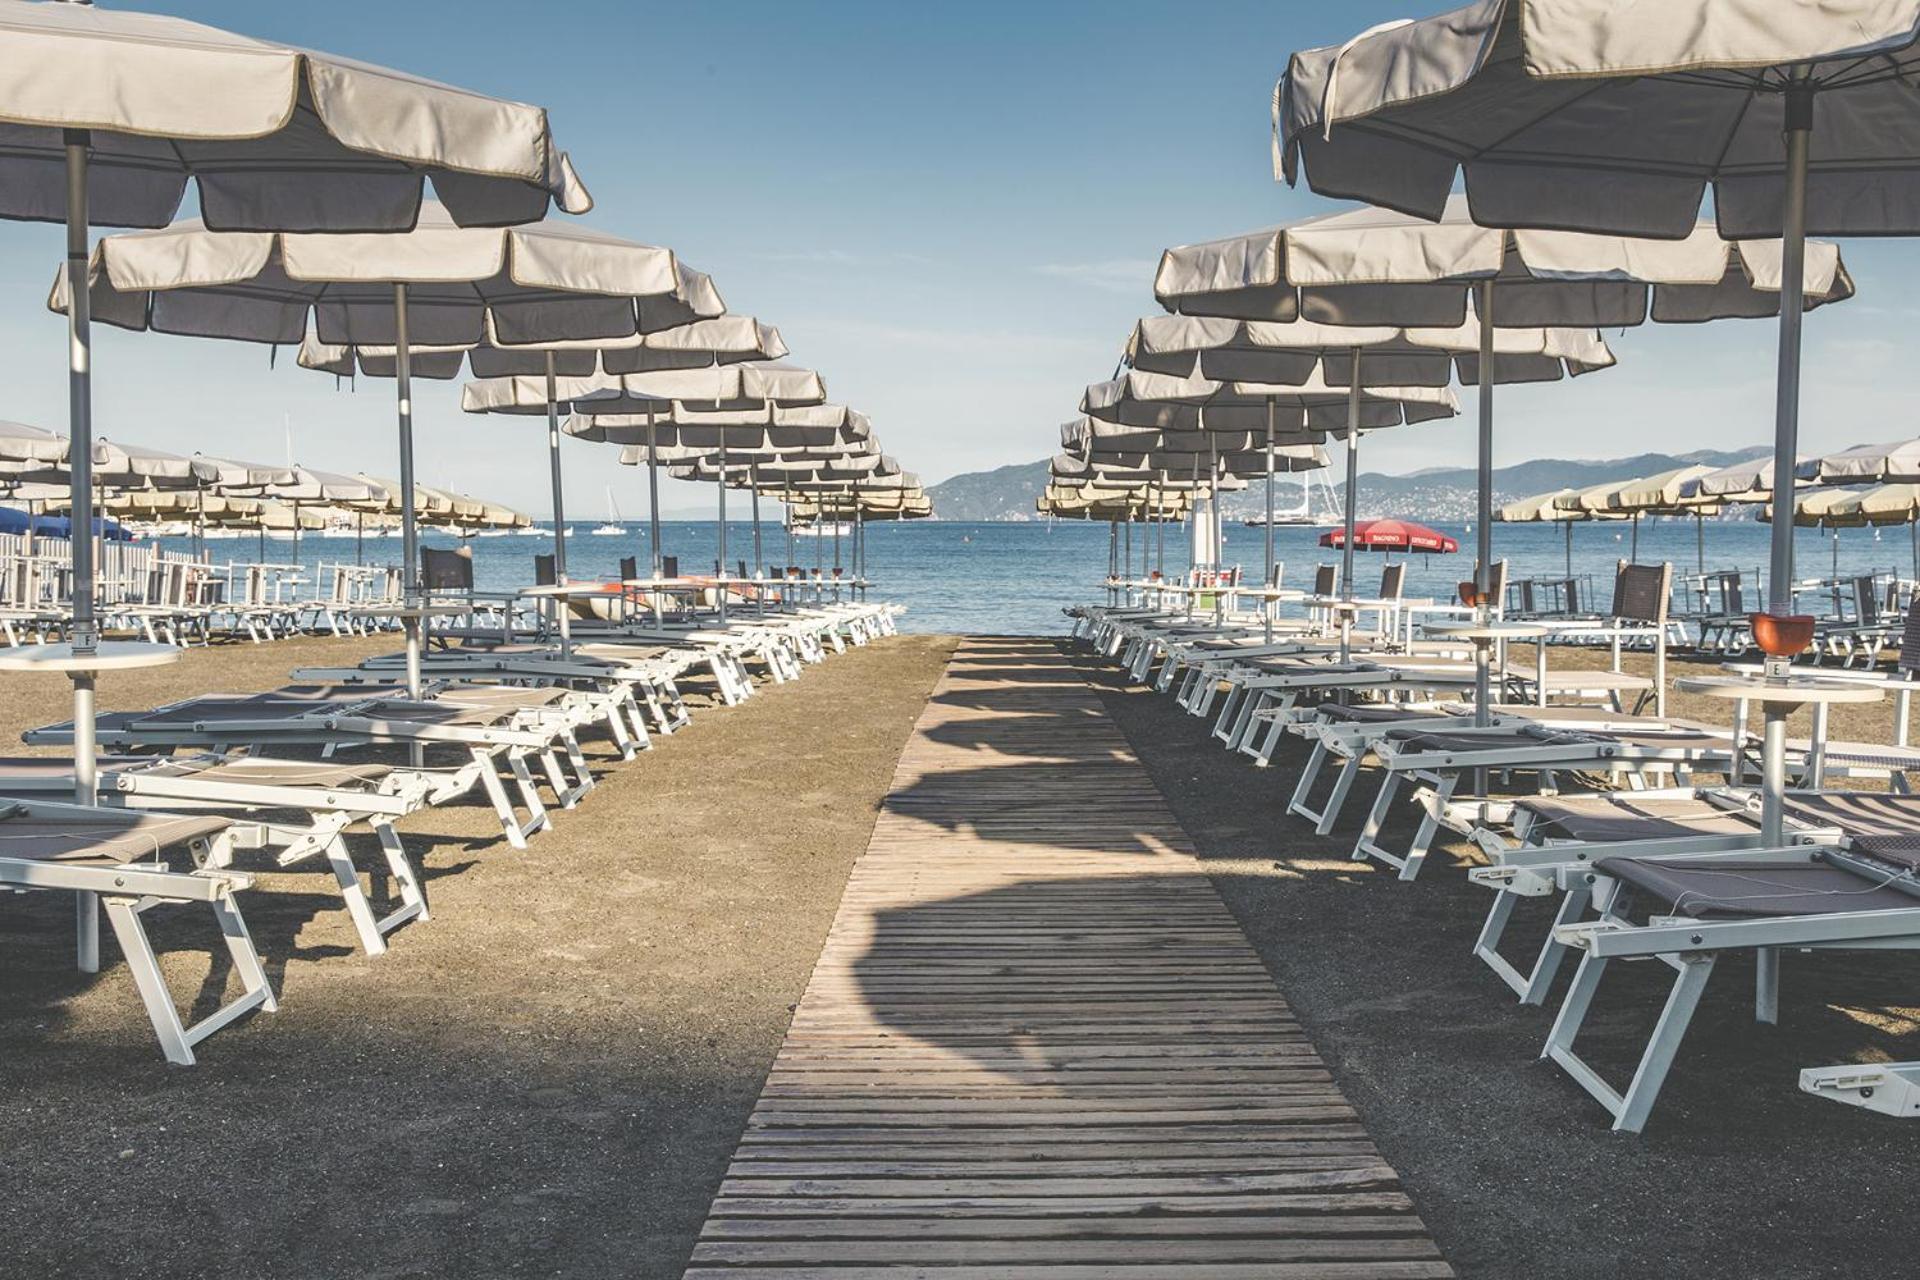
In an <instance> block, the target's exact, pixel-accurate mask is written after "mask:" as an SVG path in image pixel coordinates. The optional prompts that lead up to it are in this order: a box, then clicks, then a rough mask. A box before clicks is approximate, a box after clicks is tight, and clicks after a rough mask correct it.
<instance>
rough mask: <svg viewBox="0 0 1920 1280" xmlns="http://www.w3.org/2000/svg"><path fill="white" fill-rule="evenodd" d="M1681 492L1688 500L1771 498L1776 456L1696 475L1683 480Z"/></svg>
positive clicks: (1736, 463)
mask: <svg viewBox="0 0 1920 1280" xmlns="http://www.w3.org/2000/svg"><path fill="white" fill-rule="evenodd" d="M1802 462H1803V463H1804V462H1805V459H1802ZM1680 494H1681V497H1682V498H1683V499H1684V500H1687V501H1692V500H1694V499H1697V498H1717V499H1719V500H1720V501H1722V502H1766V501H1770V500H1771V499H1772V497H1773V494H1774V484H1773V459H1772V458H1770V457H1768V458H1749V459H1748V460H1747V461H1745V462H1735V463H1732V464H1730V465H1728V466H1724V467H1720V468H1718V469H1717V470H1713V471H1709V472H1707V473H1706V474H1704V475H1700V476H1695V477H1694V478H1693V479H1692V480H1688V481H1685V482H1684V483H1682V484H1681V486H1680Z"/></svg>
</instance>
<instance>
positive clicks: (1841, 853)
mask: <svg viewBox="0 0 1920 1280" xmlns="http://www.w3.org/2000/svg"><path fill="white" fill-rule="evenodd" d="M1862 799H1863V800H1864V801H1867V802H1877V803H1878V804H1880V805H1888V804H1902V805H1912V804H1913V803H1915V801H1914V798H1912V797H1864V798H1862ZM1854 818H1855V821H1854V823H1853V831H1852V832H1851V833H1850V834H1844V835H1842V836H1841V838H1840V839H1839V840H1838V841H1837V842H1835V843H1833V844H1817V843H1802V844H1797V845H1788V846H1781V847H1775V848H1761V849H1752V850H1746V851H1741V852H1738V853H1733V854H1725V855H1703V856H1699V857H1684V856H1681V857H1662V856H1611V857H1605V858H1601V859H1598V860H1597V861H1596V862H1595V863H1594V883H1593V889H1592V894H1593V899H1594V903H1595V908H1596V913H1597V915H1596V918H1595V919H1592V920H1585V921H1581V922H1579V923H1575V924H1566V925H1561V926H1559V927H1557V928H1556V929H1555V936H1556V938H1557V939H1558V940H1559V941H1560V942H1562V943H1564V944H1565V945H1566V946H1568V947H1570V948H1572V949H1573V950H1575V951H1577V952H1579V953H1580V964H1579V967H1578V968H1577V969H1576V970H1575V972H1574V977H1573V981H1572V983H1571V985H1570V986H1569V987H1568V990H1567V994H1566V996H1565V998H1564V999H1563V1000H1562V1002H1561V1005H1560V1010H1559V1013H1558V1015H1557V1016H1556V1017H1555V1019H1554V1022H1553V1027H1552V1029H1551V1030H1550V1031H1549V1032H1548V1035H1547V1041H1546V1045H1545V1047H1544V1049H1543V1050H1542V1052H1541V1057H1542V1058H1543V1059H1545V1060H1547V1061H1551V1062H1553V1063H1555V1064H1557V1065H1558V1066H1559V1067H1560V1068H1561V1069H1562V1070H1564V1071H1566V1072H1567V1074H1568V1075H1570V1076H1572V1077H1573V1079H1574V1081H1575V1082H1576V1083H1578V1084H1579V1085H1580V1086H1581V1088H1583V1089H1585V1090H1586V1091H1587V1093H1588V1094H1590V1095H1591V1096H1592V1097H1593V1098H1594V1099H1595V1100H1597V1101H1598V1102H1599V1103H1600V1104H1601V1105H1602V1106H1603V1107H1605V1108H1606V1110H1607V1112H1608V1114H1609V1115H1611V1116H1612V1117H1613V1128H1614V1129H1615V1130H1617V1131H1622V1132H1628V1133H1638V1132H1640V1130H1641V1129H1642V1128H1644V1127H1645V1125H1646V1121H1647V1117H1648V1115H1649V1113H1650V1112H1651V1111H1652V1109H1653V1106H1654V1103H1655V1101H1656V1100H1657V1098H1658V1097H1659V1094H1660V1089H1661V1086H1662V1085H1663V1084H1664V1083H1665V1082H1666V1078H1667V1075H1668V1073H1669V1071H1670V1070H1671V1068H1672V1066H1673V1062H1674V1058H1675V1055H1676V1054H1677V1053H1678V1051H1679V1048H1680V1044H1681V1041H1682V1040H1683V1038H1684V1037H1685V1035H1686V1031H1687V1027H1688V1025H1689V1024H1690V1023H1691V1022H1692V1020H1693V1016H1694V1013H1695V1011H1696V1010H1697V1009H1698V1007H1699V1004H1700V999H1701V996H1702V994H1703V992H1704V991H1705V989H1706V985H1707V981H1708V979H1709V978H1710V977H1711V975H1712V973H1713V969H1714V966H1715V964H1716V963H1717V962H1718V961H1719V959H1720V958H1721V957H1722V956H1724V955H1726V954H1728V953H1730V952H1737V951H1750V952H1752V953H1754V956H1755V959H1756V971H1755V972H1756V978H1755V991H1754V1014H1755V1018H1756V1020H1757V1021H1759V1022H1762V1023H1772V1022H1775V1021H1777V1020H1778V1017H1779V982H1780V956H1781V953H1782V952H1783V951H1796V952H1798V951H1822V950H1873V951H1884V950H1899V949H1906V950H1911V949H1914V948H1917V947H1920V875H1917V874H1916V873H1917V872H1920V813H1916V812H1914V811H1912V810H1910V809H1905V808H1903V809H1901V810H1899V811H1897V812H1893V813H1888V814H1882V815H1881V818H1882V822H1881V823H1880V824H1878V825H1877V829H1876V824H1875V823H1874V821H1873V819H1872V818H1870V817H1868V816H1867V815H1866V814H1865V813H1863V812H1856V813H1855V814H1854ZM1636 908H1637V909H1636ZM1647 959H1653V960H1659V961H1662V962H1664V963H1665V964H1667V965H1668V966H1670V967H1671V968H1672V969H1673V970H1674V975H1675V976H1674V980H1673V984H1672V986H1671V987H1670V989H1669V991H1668V994H1667V998H1666V1000H1665V1002H1664V1004H1663V1006H1662V1008H1661V1011H1660V1014H1659V1017H1658V1019H1657V1020H1656V1022H1655V1023H1654V1027H1653V1031H1652V1033H1651V1035H1650V1036H1649V1037H1648V1040H1647V1043H1646V1047H1645V1048H1644V1049H1643V1050H1642V1052H1641V1054H1640V1058H1639V1062H1638V1064H1637V1066H1636V1067H1635V1069H1634V1072H1633V1076H1632V1079H1631V1081H1630V1082H1629V1083H1628V1085H1627V1086H1626V1088H1625V1089H1624V1090H1616V1089H1615V1088H1614V1087H1613V1086H1612V1085H1611V1084H1609V1083H1608V1082H1607V1080H1606V1078H1605V1077H1604V1076H1603V1075H1602V1074H1601V1072H1600V1071H1599V1070H1598V1069H1596V1068H1595V1067H1594V1066H1593V1065H1592V1064H1591V1063H1589V1062H1588V1061H1587V1060H1586V1059H1585V1058H1583V1057H1581V1056H1580V1055H1579V1053H1578V1052H1577V1051H1576V1050H1575V1043H1576V1041H1577V1039H1578V1037H1579V1035H1580V1033H1581V1030H1582V1029H1583V1027H1584V1026H1585V1023H1586V1019H1587V1015H1588V1013H1589V1011H1590V1010H1591V1008H1592V1004H1593V997H1594V994H1595V992H1596V991H1597V990H1598V988H1599V985H1600V983H1601V981H1602V979H1603V977H1604V976H1605V973H1606V971H1607V967H1608V966H1609V965H1610V964H1611V963H1612V962H1613V961H1615V960H1647Z"/></svg>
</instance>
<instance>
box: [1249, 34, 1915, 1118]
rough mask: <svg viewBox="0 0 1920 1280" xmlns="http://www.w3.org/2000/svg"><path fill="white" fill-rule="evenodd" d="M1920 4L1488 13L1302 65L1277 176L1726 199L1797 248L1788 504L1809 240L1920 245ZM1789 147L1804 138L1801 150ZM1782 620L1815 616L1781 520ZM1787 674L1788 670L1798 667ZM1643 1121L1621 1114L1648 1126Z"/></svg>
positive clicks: (1512, 211)
mask: <svg viewBox="0 0 1920 1280" xmlns="http://www.w3.org/2000/svg"><path fill="white" fill-rule="evenodd" d="M1916 70H1920V7H1917V6H1916V5H1915V4H1913V3H1912V2H1911V0H1900V2H1897V3H1882V4H1799V5H1780V4H1776V3H1770V2H1768V0H1668V2H1667V3H1664V4H1660V5H1653V4H1624V5H1623V4H1619V3H1613V2H1611V0H1558V2H1557V3H1553V4H1521V3H1518V2H1517V0H1479V3H1476V4H1472V5H1469V6H1467V7H1465V8H1462V9H1457V10H1454V11H1453V12H1450V13H1445V14H1440V15H1437V16H1435V17H1432V18H1427V19H1424V20H1421V21H1415V22H1405V23H1399V24H1388V25H1386V26H1383V27H1376V28H1373V29H1372V30H1370V31H1368V32H1365V33H1362V34H1361V35H1359V36H1357V37H1355V38H1354V39H1352V40H1349V41H1348V42H1346V43H1345V44H1343V45H1339V46H1337V47H1330V48H1325V49H1314V50H1308V51H1305V52H1302V53H1296V54H1295V55H1294V56H1293V57H1292V59H1291V60H1290V62H1289V64H1288V68H1287V73H1286V76H1285V78H1284V79H1282V80H1281V82H1280V84H1279V85H1278V87H1277V88H1276V90H1275V96H1274V141H1275V148H1276V157H1275V158H1276V161H1277V172H1278V175H1279V176H1282V177H1284V178H1286V179H1287V180H1289V181H1291V180H1293V179H1294V178H1295V177H1297V175H1298V174H1299V173H1300V170H1301V166H1302V165H1303V164H1304V168H1305V173H1306V177H1307V180H1308V182H1309V184H1310V185H1311V186H1312V187H1313V188H1314V190H1316V191H1319V192H1321V193H1322V194H1326V195H1339V196H1350V197H1355V198H1359V199H1363V200H1367V201H1370V202H1372V203H1375V204H1381V205H1386V206H1388V207H1390V208H1395V209H1400V210H1403V211H1406V212H1410V213H1415V214H1418V215H1420V216H1423V217H1427V218H1438V217H1440V216H1442V214H1443V213H1444V212H1445V208H1446V202H1447V199H1448V197H1449V195H1450V193H1451V189H1452V187H1453V183H1454V176H1455V173H1456V172H1458V173H1459V174H1460V175H1461V176H1462V178H1463V179H1464V183H1465V186H1466V193H1467V199H1468V200H1469V201H1470V202H1471V206H1472V209H1473V213H1474V217H1475V220H1476V221H1479V222H1482V223H1485V224H1487V225H1490V226H1504V227H1545V228H1552V229H1557V230H1574V231H1592V232H1601V233H1619V234H1627V235H1643V236H1652V237H1664V238H1669V239H1675V240H1678V239H1682V238H1684V237H1686V236H1688V235H1689V234H1691V232H1692V230H1693V228H1694V226H1695V223H1696V220H1697V218H1698V217H1699V210H1700V204H1701V200H1702V197H1703V196H1704V194H1705V192H1706V189H1707V187H1708V186H1709V185H1711V186H1712V188H1713V196H1714V200H1713V208H1714V218H1715V221H1716V223H1717V224H1718V227H1719V229H1720V231H1721V232H1722V233H1723V234H1724V235H1727V236H1730V237H1734V238H1738V239H1748V238H1754V237H1761V236H1774V235H1778V236H1780V237H1782V241H1783V249H1782V254H1781V268H1780V281H1781V290H1782V306H1781V319H1780V357H1779V373H1778V380H1777V387H1776V410H1775V429H1774V442H1773V443H1774V459H1775V474H1774V491H1775V492H1774V498H1775V501H1776V502H1777V503H1782V504H1784V503H1786V502H1789V501H1790V500H1791V497H1792V485H1793V480H1792V476H1791V472H1792V471H1793V469H1794V466H1795V464H1796V462H1797V461H1798V458H1797V453H1796V450H1797V446H1798V437H1799V406H1800V353H1801V340H1800V335H1801V327H1802V314H1801V313H1802V307H1803V295H1804V290H1805V285H1806V274H1807V273H1806V263H1807V259H1808V253H1807V243H1806V238H1807V235H1808V233H1809V232H1813V233H1817V234H1829V235H1911V234H1915V233H1920V100H1916V99H1915V97H1914V95H1913V93H1912V88H1911V77H1912V75H1913V73H1914V72H1915V71H1916ZM1783 140H1784V145H1783ZM1769 559H1770V571H1769V582H1768V611H1769V612H1770V613H1771V614H1773V615H1774V616H1776V617H1783V616H1786V615H1789V614H1791V613H1792V612H1793V528H1792V525H1791V523H1790V522H1788V521H1784V520H1782V521H1777V522H1775V524H1774V528H1773V534H1772V538H1771V555H1770V557H1769ZM1779 657H1780V658H1781V659H1782V660H1781V661H1778V662H1770V663H1769V669H1770V671H1771V672H1772V674H1773V675H1774V676H1775V677H1777V678H1784V676H1785V674H1786V673H1785V670H1784V667H1785V662H1784V657H1785V655H1779ZM1766 706H1767V719H1766V741H1765V747H1764V757H1765V759H1764V762H1763V774H1764V777H1765V783H1766V785H1765V787H1764V804H1763V811H1762V829H1763V833H1764V835H1765V837H1766V838H1767V839H1768V840H1769V841H1777V840H1778V839H1779V838H1780V836H1781V833H1782V830H1783V816H1784V759H1785V742H1786V721H1785V704H1784V703H1783V702H1780V701H1778V700H1776V701H1774V702H1769V703H1767V704H1766ZM1640 1119H1641V1117H1640V1116H1637V1115H1633V1116H1627V1115H1622V1116H1620V1117H1618V1121H1619V1123H1620V1125H1621V1126H1623V1127H1629V1128H1637V1127H1638V1125H1639V1122H1640Z"/></svg>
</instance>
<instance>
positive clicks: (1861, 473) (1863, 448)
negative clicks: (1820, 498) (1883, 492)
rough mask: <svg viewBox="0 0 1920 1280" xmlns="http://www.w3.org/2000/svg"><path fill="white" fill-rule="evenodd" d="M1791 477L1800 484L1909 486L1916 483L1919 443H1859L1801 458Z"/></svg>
mask: <svg viewBox="0 0 1920 1280" xmlns="http://www.w3.org/2000/svg"><path fill="white" fill-rule="evenodd" d="M1794 478H1795V479H1797V480H1799V481H1800V482H1801V483H1803V484H1812V483H1818V484H1881V483H1893V484H1911V483H1914V482H1916V481H1920V440H1895V441H1892V442H1891V443H1887V444H1859V445H1855V446H1854V447H1853V448H1851V449H1842V450H1841V451H1840V452H1839V453H1830V454H1827V455H1826V456H1824V457H1820V458H1805V459H1802V460H1801V462H1800V465H1799V466H1797V467H1795V468H1794Z"/></svg>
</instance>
